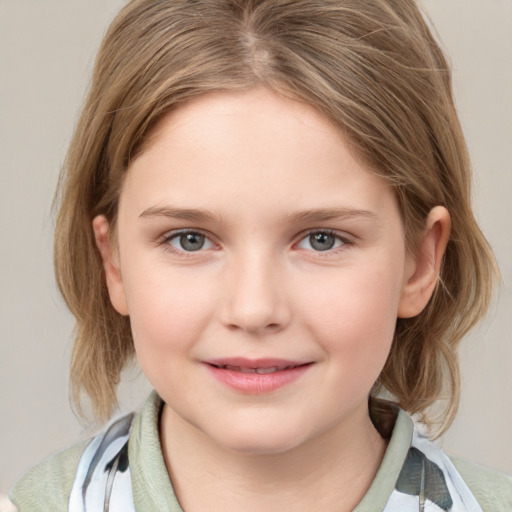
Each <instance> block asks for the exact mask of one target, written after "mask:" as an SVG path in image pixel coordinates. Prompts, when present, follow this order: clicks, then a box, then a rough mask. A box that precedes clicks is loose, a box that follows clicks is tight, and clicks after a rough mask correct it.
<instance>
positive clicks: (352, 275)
mask: <svg viewBox="0 0 512 512" xmlns="http://www.w3.org/2000/svg"><path fill="white" fill-rule="evenodd" d="M376 268H379V269H381V270H373V269H371V268H365V269H364V270H361V269H359V270H356V269H350V270H344V271H341V272H339V274H338V275H337V276H335V277H334V278H332V279H330V280H329V281H327V282H324V283H323V286H317V287H315V288H313V290H310V291H311V293H309V294H308V295H307V296H304V295H303V296H302V300H303V301H304V302H303V305H302V308H301V309H302V310H303V311H306V312H307V319H306V322H307V323H308V326H309V329H310V330H311V331H312V335H313V336H314V338H315V339H317V340H318V341H319V343H320V344H321V345H322V347H323V349H324V351H325V353H326V354H327V355H328V357H330V358H335V359H338V361H339V364H340V365H342V366H344V367H345V368H346V371H347V372H351V373H358V372H359V373H360V375H361V376H363V375H366V374H368V378H369V380H372V379H373V381H374V380H375V379H376V378H377V376H378V374H379V373H380V371H381V369H382V367H383V365H384V363H385V361H386V358H387V356H388V353H389V350H390V348H391V343H392V341H393V335H394V331H395V326H396V318H397V310H398V303H399V298H400V291H401V280H400V278H399V276H400V273H399V272H390V271H387V270H386V271H382V269H383V268H385V267H381V266H379V267H376ZM388 268H389V267H388ZM306 303H307V304H306ZM373 381H372V382H371V384H373Z"/></svg>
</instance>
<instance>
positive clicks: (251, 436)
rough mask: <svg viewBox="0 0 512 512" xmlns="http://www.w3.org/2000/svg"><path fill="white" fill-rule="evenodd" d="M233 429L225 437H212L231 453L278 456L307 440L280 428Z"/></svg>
mask: <svg viewBox="0 0 512 512" xmlns="http://www.w3.org/2000/svg"><path fill="white" fill-rule="evenodd" d="M248 427H249V428H233V426H232V428H231V429H229V430H228V432H226V433H225V434H224V435H221V436H218V437H217V436H215V435H214V436H212V438H213V439H214V440H215V437H217V439H216V441H217V443H218V444H219V445H222V446H223V447H224V448H225V449H228V450H230V451H233V452H236V453H240V454H245V455H278V454H282V453H285V452H288V451H290V450H293V449H294V448H296V447H298V446H299V445H301V444H302V443H303V442H305V441H306V439H305V438H304V439H302V436H297V434H296V433H295V432H292V431H290V429H278V428H273V429H269V428H265V429H263V428H258V429H256V428H254V425H248Z"/></svg>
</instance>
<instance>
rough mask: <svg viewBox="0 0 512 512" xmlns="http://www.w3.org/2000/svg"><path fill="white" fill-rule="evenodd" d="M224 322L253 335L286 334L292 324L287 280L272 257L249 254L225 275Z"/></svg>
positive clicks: (222, 318) (232, 327)
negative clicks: (286, 286)
mask: <svg viewBox="0 0 512 512" xmlns="http://www.w3.org/2000/svg"><path fill="white" fill-rule="evenodd" d="M224 279H225V282H224V283H223V287H224V293H223V296H224V300H223V303H222V306H221V321H222V323H223V324H224V325H225V326H227V327H228V328H229V329H232V330H240V331H243V332H246V333H250V334H253V335H263V334H269V333H275V332H279V331H281V330H283V329H284V328H285V327H286V326H287V325H288V323H289V321H290V316H291V315H290V304H289V301H288V300H287V294H286V289H285V276H284V273H283V271H282V269H280V268H279V265H277V264H276V262H275V260H273V259H272V258H271V257H265V256H264V255H257V254H254V253H253V254H247V255H246V256H245V257H243V258H239V259H238V260H237V262H236V264H235V263H233V265H231V266H230V268H229V270H227V271H226V274H225V275H224Z"/></svg>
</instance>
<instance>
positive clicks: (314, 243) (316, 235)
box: [298, 231, 347, 252]
mask: <svg viewBox="0 0 512 512" xmlns="http://www.w3.org/2000/svg"><path fill="white" fill-rule="evenodd" d="M346 243H347V241H346V240H344V239H343V238H341V237H340V236H339V235H336V234H335V233H333V232H331V231H315V232H313V233H309V234H308V235H307V236H306V237H304V238H303V239H302V240H301V241H300V242H299V244H298V247H299V248H300V249H308V250H311V249H312V250H314V251H317V252H324V251H330V250H332V249H337V248H338V247H341V246H343V245H345V244H346Z"/></svg>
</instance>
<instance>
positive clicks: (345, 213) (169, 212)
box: [139, 206, 377, 224]
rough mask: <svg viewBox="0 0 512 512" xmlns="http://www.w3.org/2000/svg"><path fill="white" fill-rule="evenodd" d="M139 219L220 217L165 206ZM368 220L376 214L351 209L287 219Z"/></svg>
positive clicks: (205, 219) (208, 219) (203, 219)
mask: <svg viewBox="0 0 512 512" xmlns="http://www.w3.org/2000/svg"><path fill="white" fill-rule="evenodd" d="M139 217H140V218H141V219H150V218H155V217H156V218H158V217H167V218H171V219H182V220H188V221H192V222H212V221H218V222H220V217H219V216H216V215H214V214H213V213H212V212H210V211H209V210H204V209H196V208H172V207H167V206H162V207H157V206H153V207H151V208H147V209H146V210H144V211H143V212H142V213H141V214H140V215H139ZM360 217H362V218H369V219H373V218H376V217H377V214H375V213H374V212H371V211H368V210H357V209H351V208H317V209H312V210H305V211H301V212H296V213H293V214H291V215H290V216H289V217H288V221H289V222H290V223H292V224H293V223H298V222H306V223H310V222H322V221H327V220H332V219H340V218H342V219H352V218H360Z"/></svg>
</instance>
